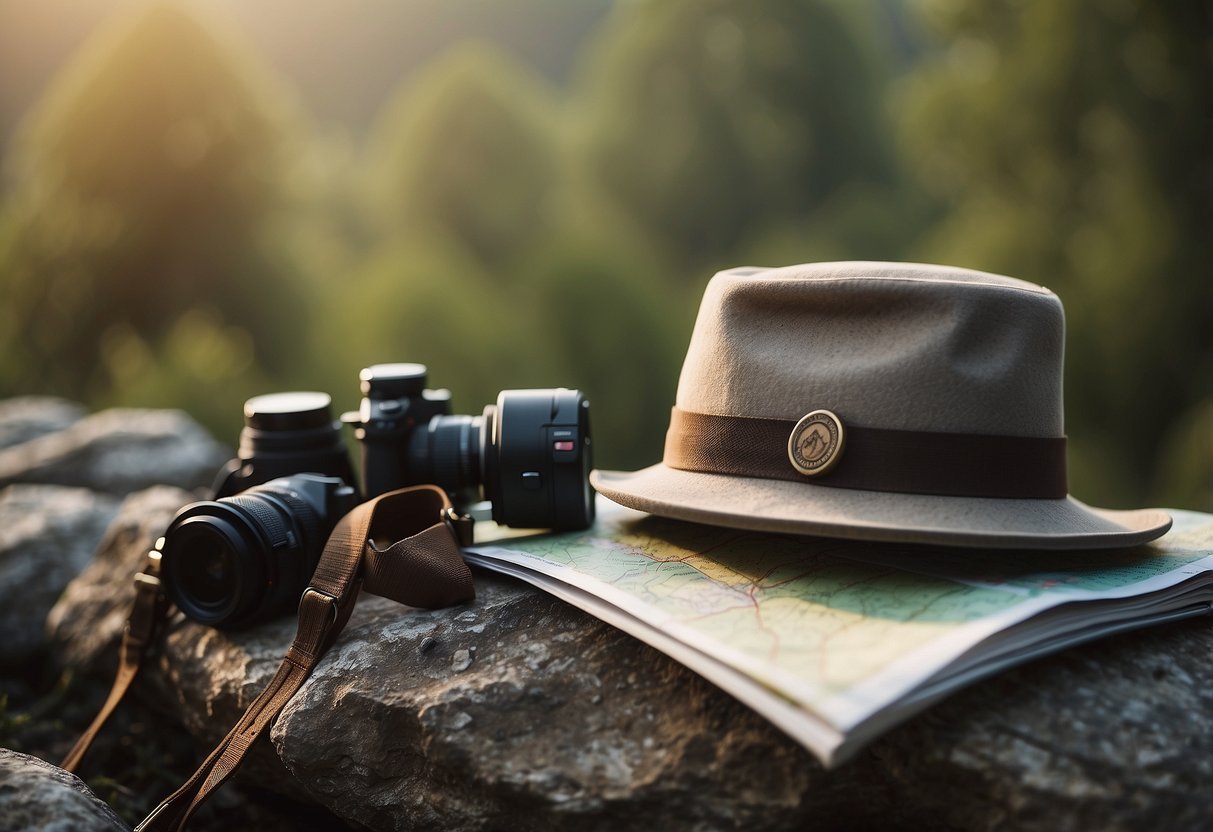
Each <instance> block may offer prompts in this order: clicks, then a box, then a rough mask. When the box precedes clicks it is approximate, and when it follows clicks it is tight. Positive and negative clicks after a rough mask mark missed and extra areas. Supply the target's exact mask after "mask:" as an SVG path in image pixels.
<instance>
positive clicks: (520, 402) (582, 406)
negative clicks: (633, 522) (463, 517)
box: [482, 388, 594, 529]
mask: <svg viewBox="0 0 1213 832" xmlns="http://www.w3.org/2000/svg"><path fill="white" fill-rule="evenodd" d="M484 423H485V425H486V426H487V427H488V431H487V436H486V437H485V441H484V452H483V461H482V471H483V476H484V491H485V496H486V497H488V499H490V500H492V503H493V519H494V520H496V521H497V522H498V523H501V524H503V525H506V526H519V527H526V528H547V529H584V528H587V527H588V526H589V525H590V524H591V523H593V522H594V491H593V489H592V488H590V482H589V475H590V469H591V468H592V467H593V457H592V454H591V443H590V403H589V402H588V401H586V398H585V396H583V395H582V394H581V393H580V392H579V391H577V390H566V389H564V388H557V389H554V390H503V391H502V392H501V393H500V395H498V396H497V405H496V407H493V406H491V405H490V406H489V407H486V408H485V411H484Z"/></svg>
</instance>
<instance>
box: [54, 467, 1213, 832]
mask: <svg viewBox="0 0 1213 832" xmlns="http://www.w3.org/2000/svg"><path fill="white" fill-rule="evenodd" d="M181 496H182V495H181V493H180V492H177V493H172V492H170V491H168V490H159V491H157V492H149V493H147V494H142V495H138V496H137V497H133V498H131V499H130V500H128V501H127V503H126V504H124V506H123V509H122V511H121V512H120V515H119V517H118V519H117V521H116V522H115V525H114V529H116V530H117V531H112V532H111V534H110V536H109V537H107V543H106V545H104V546H103V547H102V551H101V553H100V554H99V556H98V558H99V561H98V562H99V563H104V564H106V565H105V566H104V567H99V568H97V569H96V570H93V571H91V572H86V574H85V575H83V576H81V579H80V581H79V585H77V584H73V586H72V587H70V588H69V590H68V592H67V593H66V594H65V595H64V597H63V599H62V600H61V602H60V604H59V605H57V606H56V609H55V611H54V612H53V613H52V624H53V632H54V634H55V638H56V640H57V641H58V642H59V643H60V644H61V645H62V649H63V651H64V653H65V655H69V656H75V657H76V658H78V659H79V660H81V661H86V660H89V659H90V657H93V658H96V657H99V656H103V655H105V654H106V653H107V652H108V648H107V646H106V645H107V644H108V645H110V646H111V647H112V645H113V644H114V643H116V640H117V638H118V635H119V632H120V629H121V616H120V612H121V611H120V609H118V610H117V611H116V610H115V608H114V607H113V606H112V605H109V606H107V605H105V604H101V603H98V599H99V598H101V597H103V596H107V595H121V594H123V593H129V592H130V590H129V581H130V574H131V572H132V570H133V569H134V568H135V567H136V566H137V565H138V563H139V562H140V560H141V558H142V555H143V552H144V551H145V549H146V548H147V546H148V544H149V543H150V542H151V539H152V538H154V536H155V535H157V534H159V533H160V529H161V527H162V525H163V522H165V521H166V520H167V517H168V515H169V514H171V511H172V509H173V508H174V507H175V505H176V501H177V499H178V498H180V497H181ZM141 535H145V536H144V537H141ZM476 583H477V593H478V596H477V599H476V600H475V602H473V603H471V604H468V605H465V606H462V607H455V608H451V609H445V610H437V611H421V610H413V609H409V608H406V607H402V606H400V605H398V604H395V603H393V602H391V601H387V600H385V599H381V598H376V597H374V596H370V595H364V596H363V598H362V599H361V600H360V602H359V605H358V608H357V609H356V611H355V613H354V615H353V617H352V619H351V621H350V623H349V625H348V626H347V628H346V630H345V632H344V633H343V635H342V637H341V639H340V640H339V641H338V643H337V644H336V645H335V646H334V647H333V649H332V650H331V651H330V653H329V654H328V655H327V656H326V657H325V659H324V660H323V662H322V663H321V664H320V666H319V667H318V668H317V671H316V673H315V674H314V676H313V677H312V679H311V680H309V682H308V683H307V684H306V685H305V686H304V688H303V689H302V690H301V691H300V693H299V695H297V696H296V697H295V698H294V699H293V700H292V701H291V702H290V703H289V704H288V705H287V707H286V708H285V709H284V711H283V712H282V714H281V716H280V718H279V720H278V721H277V723H276V724H275V725H274V727H273V730H272V732H271V737H270V740H271V741H270V742H269V743H261V744H259V746H258V748H257V752H258V756H256V757H255V759H254V760H253V761H252V763H251V764H250V765H249V766H248V768H247V770H244V771H242V775H241V776H242V777H245V778H247V780H246V782H253V783H258V784H261V785H265V786H267V787H269V788H273V789H277V790H280V791H284V792H288V793H292V794H295V795H299V794H302V793H303V792H306V793H307V794H308V795H310V797H311V799H314V800H316V801H318V802H320V803H322V804H323V805H325V806H326V807H328V808H329V809H330V810H331V811H333V812H334V813H336V814H337V815H338V816H340V817H343V818H345V819H346V820H348V821H350V822H352V823H355V824H360V825H363V826H366V827H367V828H370V829H376V830H404V829H432V828H444V829H451V830H489V829H535V830H566V829H567V830H578V832H584V831H585V830H608V829H611V830H614V829H625V828H644V829H669V830H716V829H722V830H723V829H746V828H761V829H772V830H780V829H788V830H791V829H801V828H809V827H812V828H827V829H853V828H873V827H876V826H880V827H882V828H890V827H891V828H905V829H910V828H936V829H1001V828H1016V829H1042V830H1043V829H1063V830H1064V829H1073V830H1080V829H1091V828H1099V829H1112V830H1118V829H1124V830H1128V829H1140V828H1142V827H1143V826H1149V825H1158V826H1159V827H1161V828H1192V827H1194V826H1199V825H1200V823H1201V821H1202V820H1203V821H1207V819H1208V818H1209V817H1213V790H1211V789H1210V788H1209V787H1208V783H1210V782H1213V663H1211V662H1210V661H1209V656H1210V655H1213V628H1211V627H1210V626H1209V623H1208V621H1192V622H1186V623H1181V624H1173V625H1168V626H1166V627H1163V628H1157V629H1154V630H1148V631H1143V632H1140V633H1134V634H1132V635H1129V636H1121V637H1118V638H1114V639H1107V640H1105V641H1102V642H1098V643H1095V644H1091V645H1087V646H1084V647H1081V648H1077V649H1074V650H1070V651H1067V652H1065V653H1062V654H1060V655H1057V656H1054V657H1051V658H1048V659H1044V660H1041V661H1038V662H1035V663H1032V664H1030V665H1027V666H1025V667H1022V668H1019V669H1016V670H1013V671H1010V672H1007V673H1004V674H1002V675H1000V676H998V677H996V678H994V679H991V680H987V681H985V682H983V683H980V684H977V685H974V686H973V687H971V688H969V689H968V690H966V691H964V692H962V693H960V694H959V695H956V696H954V697H952V698H951V699H949V700H946V701H944V702H942V703H940V704H938V705H937V706H935V707H934V708H932V709H931V710H930V711H928V712H926V713H925V714H923V715H921V716H919V717H918V718H916V719H914V720H911V721H910V722H909V723H907V724H906V725H904V726H902V727H901V728H898V729H896V730H894V731H892V732H891V733H890V734H888V735H886V736H885V737H884V738H882V739H881V740H879V741H878V742H876V743H874V744H873V745H872V746H871V747H869V748H868V749H867V750H865V751H863V752H861V753H860V754H859V755H858V757H857V758H856V759H855V760H853V761H852V762H851V763H849V764H847V765H845V766H842V767H841V768H839V769H836V770H833V771H826V770H824V769H823V768H821V766H820V765H819V764H818V763H817V762H816V761H815V760H814V759H813V758H812V757H811V756H810V755H809V754H808V753H807V752H806V751H804V750H803V749H802V748H800V747H799V746H798V745H797V744H796V743H794V742H793V741H792V740H790V739H788V738H787V737H786V736H784V735H783V734H782V733H780V732H779V731H778V730H777V729H775V728H774V727H772V726H771V725H769V724H768V723H767V722H766V721H765V720H764V719H762V718H761V717H759V716H757V715H756V714H754V713H753V712H751V711H750V710H749V709H747V708H746V707H744V706H742V705H740V704H739V703H737V702H736V701H735V700H733V699H732V698H731V697H730V696H728V695H726V694H724V693H723V692H721V691H720V690H718V689H717V688H715V687H714V686H712V685H711V684H709V683H708V682H706V681H704V680H703V679H701V678H700V677H698V676H697V675H695V674H694V673H691V672H689V671H687V670H686V669H685V668H683V667H681V666H680V665H678V664H677V663H675V662H673V661H672V660H670V659H668V658H666V657H665V656H664V655H662V654H660V653H658V652H656V651H654V650H652V649H650V648H649V647H647V646H645V645H643V644H641V643H639V642H637V641H636V640H634V639H632V638H631V637H629V636H627V635H625V634H623V633H621V632H619V631H617V630H615V629H613V628H612V627H609V626H607V625H605V624H603V623H601V622H599V621H597V620H596V619H594V618H592V617H590V616H587V615H585V614H583V613H581V612H580V611H578V610H576V609H574V608H572V607H570V606H568V605H566V604H564V603H562V602H560V601H557V600H555V599H553V598H551V597H549V596H547V595H545V594H543V593H541V592H539V591H537V590H534V589H532V588H530V587H528V586H526V585H523V584H521V583H519V582H516V581H513V580H511V579H508V578H504V577H500V576H496V575H493V574H490V573H486V572H483V571H477V573H476ZM86 590H87V591H86ZM126 597H127V598H129V594H128V595H127V596H126ZM118 607H119V608H120V607H121V604H118ZM293 632H294V625H293V622H292V621H290V620H289V619H284V620H280V621H276V622H272V623H270V624H267V625H265V626H262V627H259V628H256V629H254V630H250V631H247V632H242V633H234V634H229V633H220V632H218V631H215V630H211V629H208V628H205V627H201V626H199V625H196V624H194V623H192V622H188V621H185V620H184V619H180V618H178V619H176V620H175V621H173V622H172V623H171V625H170V627H169V632H168V634H167V637H166V640H165V646H164V649H163V652H162V654H161V655H160V656H159V657H158V658H157V660H156V662H155V664H154V666H153V667H152V668H150V669H149V671H148V672H147V674H146V676H145V678H143V679H142V680H141V681H140V682H139V683H138V690H139V692H140V693H141V695H142V698H143V701H144V702H146V703H152V704H153V705H154V707H157V708H161V709H165V710H167V711H168V712H170V713H172V714H173V715H174V716H175V718H176V719H177V720H179V721H180V722H181V723H182V724H183V725H185V726H187V727H188V729H189V730H190V731H191V732H192V733H194V734H195V735H196V736H198V737H199V738H200V740H201V741H202V742H203V743H204V744H213V743H215V742H217V741H218V740H219V739H220V737H221V736H222V735H223V734H224V733H225V732H226V730H227V729H228V728H229V727H230V726H231V725H232V724H233V723H234V722H235V721H236V719H237V718H238V717H239V715H240V713H241V712H242V710H243V709H244V707H246V706H247V704H248V703H249V702H250V701H251V700H252V698H253V697H255V696H256V694H257V693H258V692H259V691H260V689H261V687H262V686H263V685H264V684H265V683H266V682H267V681H268V680H269V678H270V676H271V675H272V674H273V672H274V670H275V669H276V668H277V666H278V664H279V662H280V660H281V657H282V654H283V653H284V651H285V649H286V647H287V645H288V644H289V643H290V640H291V637H292V635H293ZM78 643H85V644H87V645H88V646H87V647H84V648H80V647H78V646H77V644H78ZM279 761H280V762H279Z"/></svg>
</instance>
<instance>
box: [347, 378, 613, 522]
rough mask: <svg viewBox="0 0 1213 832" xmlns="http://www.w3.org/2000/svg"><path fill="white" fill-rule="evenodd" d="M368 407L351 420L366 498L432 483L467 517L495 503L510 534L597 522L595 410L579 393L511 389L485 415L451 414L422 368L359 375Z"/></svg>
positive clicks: (442, 393)
mask: <svg viewBox="0 0 1213 832" xmlns="http://www.w3.org/2000/svg"><path fill="white" fill-rule="evenodd" d="M359 379H360V381H361V388H362V393H363V397H364V398H363V400H362V405H361V408H360V409H359V410H358V411H356V412H352V413H346V414H345V415H344V416H343V417H342V420H343V421H344V422H346V423H347V424H350V425H352V426H353V427H354V429H355V431H354V435H355V436H356V437H357V438H358V440H359V441H360V442H361V444H362V488H363V492H364V493H365V494H366V496H367V497H368V498H369V497H374V496H376V495H379V494H382V493H383V492H385V491H390V490H392V489H395V488H401V487H403V486H406V485H418V484H421V483H433V484H435V485H439V486H441V487H442V488H443V489H445V490H446V491H447V493H448V494H450V495H451V500H452V502H454V503H455V505H456V506H457V507H460V508H461V509H466V508H467V507H468V506H470V505H471V504H473V503H475V502H477V501H479V500H488V501H489V503H490V504H491V506H492V518H493V520H494V521H496V522H497V523H500V524H501V525H504V526H515V527H522V528H545V529H559V530H569V529H584V528H588V527H589V525H590V524H591V523H592V522H593V521H594V492H593V489H591V488H590V483H589V474H590V469H591V468H592V467H593V466H592V463H593V459H592V455H591V442H590V403H589V402H588V401H587V400H586V398H585V396H583V395H582V394H581V393H580V392H579V391H577V390H568V389H565V388H563V387H560V388H554V389H545V390H502V391H501V392H500V393H499V394H498V396H497V402H496V404H491V405H487V406H486V407H485V408H484V410H483V412H482V413H481V415H479V416H464V415H454V414H452V413H451V406H450V399H451V395H450V393H449V392H448V391H446V390H428V389H426V386H425V384H426V368H425V366H424V365H422V364H375V365H372V366H370V367H367V368H365V369H364V370H362V372H361V373H360V374H359Z"/></svg>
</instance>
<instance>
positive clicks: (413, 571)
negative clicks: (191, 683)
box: [135, 485, 475, 830]
mask: <svg viewBox="0 0 1213 832" xmlns="http://www.w3.org/2000/svg"><path fill="white" fill-rule="evenodd" d="M449 509H450V502H449V501H448V500H447V496H446V494H445V492H443V491H442V489H440V488H437V487H435V486H428V485H426V486H417V487H415V488H408V489H403V490H401V491H393V492H389V493H387V494H383V495H381V496H380V497H377V498H376V499H374V500H371V501H369V502H366V503H363V504H362V505H360V506H358V507H357V508H355V509H354V510H353V511H351V512H350V513H349V514H348V515H346V516H345V517H344V518H342V519H341V521H340V522H339V523H338V524H337V527H336V528H335V529H334V530H333V533H332V535H330V536H329V540H328V543H327V544H326V545H325V547H324V553H323V554H322V555H321V557H320V562H319V564H318V565H317V567H316V571H315V573H314V574H313V576H312V581H311V585H310V586H309V587H308V588H307V590H306V591H305V592H304V593H303V597H302V599H301V600H300V603H299V627H298V630H297V632H296V634H295V640H294V642H293V643H292V644H291V646H290V648H289V649H288V650H287V653H286V656H285V657H284V659H283V661H282V665H281V666H280V667H279V668H278V672H277V673H276V674H275V675H274V678H273V679H272V680H271V681H270V683H269V685H268V686H266V688H265V690H263V691H262V692H261V694H260V695H259V696H258V697H257V698H256V699H255V700H253V703H252V704H251V705H249V707H248V710H246V711H245V713H244V716H242V717H241V718H240V721H239V722H237V723H236V726H235V727H234V728H232V730H231V732H229V733H228V735H227V737H226V738H225V739H224V740H223V742H221V743H220V744H219V746H218V747H217V748H215V750H214V751H212V752H211V754H210V756H208V757H207V759H206V761H205V762H203V764H202V765H201V766H200V767H199V768H198V770H197V771H196V772H194V774H193V776H192V777H190V779H189V780H188V781H186V783H185V785H183V786H182V787H181V788H180V789H178V790H177V791H176V792H174V793H173V794H172V795H171V796H170V797H168V798H167V799H166V800H165V801H164V802H163V803H161V804H160V805H159V806H157V807H156V809H155V810H154V811H153V812H152V813H151V814H150V815H148V816H147V818H145V819H144V820H143V822H142V823H140V824H139V825H138V826H137V827H135V828H136V830H180V829H183V828H184V827H185V824H186V823H187V822H188V821H189V819H190V817H191V816H192V815H193V813H194V812H195V811H196V810H197V808H198V807H199V806H200V805H201V804H202V803H203V802H204V801H205V800H206V799H207V797H209V796H210V794H211V793H212V792H214V790H215V789H217V788H219V787H220V786H222V785H223V784H224V783H225V782H227V780H228V779H229V778H230V777H231V776H232V775H233V774H235V772H236V770H237V769H238V768H239V767H240V764H241V763H242V762H243V760H244V756H245V754H246V753H247V752H248V750H249V748H250V747H252V745H253V743H254V742H255V741H256V740H257V738H258V737H260V736H261V735H262V734H263V733H264V732H265V730H266V728H268V727H269V725H270V723H271V722H273V720H274V718H275V717H276V716H277V715H278V713H279V712H280V711H281V710H282V708H283V707H284V706H285V705H286V703H287V702H289V701H290V699H291V697H292V696H294V695H295V693H296V692H297V691H298V690H299V688H300V687H301V686H302V685H303V683H304V681H306V679H307V678H308V676H309V675H311V672H312V669H313V668H314V667H315V666H316V664H317V663H318V662H319V661H320V658H321V657H322V656H323V655H324V653H325V651H326V650H328V648H329V646H330V645H331V644H332V643H333V641H334V640H335V639H336V637H337V634H338V633H340V632H341V629H342V628H343V627H344V626H345V623H346V621H348V620H349V616H350V613H351V612H352V611H353V609H354V602H355V600H356V598H357V595H358V589H359V586H360V585H361V583H362V580H361V579H360V575H359V568H360V566H363V554H364V550H367V551H368V552H373V553H374V554H373V556H370V557H368V560H367V564H373V565H371V566H370V567H369V571H368V574H367V576H366V582H367V588H368V590H369V591H372V592H375V593H376V594H380V595H385V596H387V597H389V598H394V599H396V600H398V601H401V602H403V603H406V604H410V605H412V606H445V605H448V604H453V603H458V602H461V601H470V600H471V599H472V598H473V597H474V595H475V591H474V588H473V586H472V574H471V572H470V570H469V569H468V567H467V565H466V564H465V563H464V562H463V559H462V558H461V557H460V554H459V546H458V543H457V536H456V533H455V530H454V529H453V528H452V526H451V523H450V521H449V519H447V514H448V512H449ZM384 537H386V538H393V539H394V538H397V537H400V538H402V539H400V540H398V541H396V542H394V543H392V544H391V545H389V546H386V547H384V548H377V547H375V546H373V545H369V544H371V542H372V541H373V540H375V539H379V538H384Z"/></svg>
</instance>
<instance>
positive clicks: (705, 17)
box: [580, 0, 895, 271]
mask: <svg viewBox="0 0 1213 832" xmlns="http://www.w3.org/2000/svg"><path fill="white" fill-rule="evenodd" d="M852 23H853V21H852V20H851V16H850V9H849V8H848V7H847V5H846V4H841V3H835V2H831V0H810V1H809V2H806V0H763V1H762V2H753V1H752V0H670V1H669V2H651V0H650V1H649V2H643V1H642V2H633V3H625V4H620V5H619V6H617V7H616V9H615V14H614V16H613V17H612V19H611V20H609V21H608V24H607V26H606V27H605V30H604V33H603V35H602V37H601V40H600V42H599V44H598V49H597V51H596V53H595V54H594V55H593V56H592V60H591V61H590V63H589V64H588V67H587V71H586V76H585V78H584V84H585V88H586V97H587V104H586V107H587V112H586V113H585V114H584V121H583V126H582V136H581V137H580V146H581V154H582V156H583V158H584V162H585V164H586V165H587V167H588V168H589V174H588V175H589V176H590V177H591V178H592V179H593V181H594V182H595V184H596V185H597V187H599V188H600V189H601V190H602V191H603V192H604V194H606V195H607V197H608V198H609V199H610V200H611V201H612V202H613V203H614V204H615V206H617V208H618V209H619V212H620V214H621V215H622V216H623V217H624V218H628V219H630V220H631V221H633V222H635V223H637V224H639V225H640V226H642V227H643V228H645V229H647V230H648V232H649V233H650V234H651V235H652V237H653V238H654V239H655V240H656V241H658V244H659V245H660V246H662V247H663V248H664V249H665V251H666V252H667V254H668V255H670V256H672V258H673V263H674V265H675V267H676V268H679V269H682V268H691V267H695V268H698V269H705V268H706V270H707V271H714V270H715V269H717V268H722V267H724V266H727V265H733V263H731V262H726V260H728V257H729V256H732V255H733V254H734V253H735V252H736V251H738V250H739V249H740V248H742V247H743V244H744V242H745V241H746V239H747V237H750V236H751V235H755V234H758V235H765V234H767V233H768V232H769V231H770V230H771V228H772V227H773V226H776V225H780V224H784V223H787V222H789V221H791V220H794V219H804V218H805V217H807V216H808V215H810V214H811V213H812V212H813V211H814V210H815V209H817V208H819V207H820V206H821V205H822V204H823V203H825V202H826V201H827V200H829V199H831V198H832V197H834V196H836V195H838V194H839V193H840V192H841V191H842V190H843V189H845V188H848V187H852V186H854V185H856V184H862V183H869V184H872V183H876V184H880V185H888V184H891V183H892V182H893V181H894V179H895V170H894V164H893V159H892V153H891V148H890V144H889V140H888V132H889V131H888V130H887V129H886V128H885V125H884V120H883V112H882V109H881V87H880V84H881V82H882V81H884V80H885V79H886V77H887V70H888V66H887V63H886V62H885V61H884V60H883V59H882V57H881V54H880V53H881V51H882V50H881V49H879V48H878V44H880V43H882V38H883V35H884V34H885V33H882V32H871V31H869V32H866V33H864V34H867V35H870V39H868V40H864V39H863V38H861V37H860V36H859V34H858V33H857V27H856V26H854V25H852Z"/></svg>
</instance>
